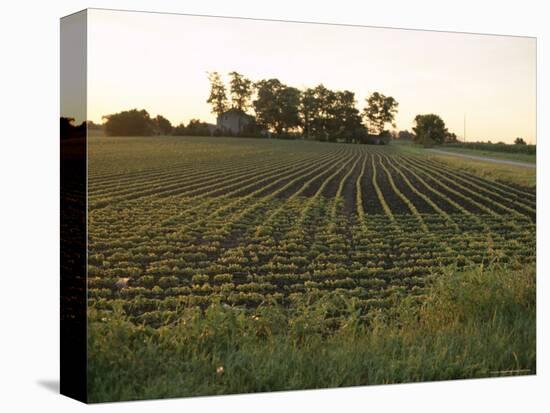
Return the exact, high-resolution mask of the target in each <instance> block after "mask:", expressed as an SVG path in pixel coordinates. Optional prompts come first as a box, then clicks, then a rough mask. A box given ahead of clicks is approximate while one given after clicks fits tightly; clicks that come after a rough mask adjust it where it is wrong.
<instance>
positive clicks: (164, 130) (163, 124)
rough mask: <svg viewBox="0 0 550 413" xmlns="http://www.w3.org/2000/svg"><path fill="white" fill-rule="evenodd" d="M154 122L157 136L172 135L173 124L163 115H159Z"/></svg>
mask: <svg viewBox="0 0 550 413" xmlns="http://www.w3.org/2000/svg"><path fill="white" fill-rule="evenodd" d="M153 122H154V129H155V132H156V134H157V135H170V133H171V132H172V124H171V123H170V121H169V120H168V119H166V118H165V117H164V116H162V115H157V117H156V118H155V119H153Z"/></svg>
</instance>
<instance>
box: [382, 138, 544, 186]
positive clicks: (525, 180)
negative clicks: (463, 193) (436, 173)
mask: <svg viewBox="0 0 550 413" xmlns="http://www.w3.org/2000/svg"><path fill="white" fill-rule="evenodd" d="M391 145H392V147H393V148H394V149H395V150H397V151H398V152H401V153H403V154H408V155H417V156H422V157H425V158H431V159H436V160H438V161H442V162H444V163H446V164H447V165H449V166H451V167H453V168H457V169H460V170H463V171H466V172H469V173H472V174H475V175H478V176H481V177H483V178H486V179H489V180H493V181H498V182H504V183H510V184H514V185H518V186H521V187H525V188H529V189H534V188H536V184H537V171H536V169H535V168H525V167H520V166H513V165H508V164H498V163H494V162H484V161H478V160H474V159H466V158H461V157H455V156H452V155H450V156H445V155H441V154H436V153H434V152H429V151H427V150H426V149H425V148H423V147H422V146H420V145H415V144H413V143H412V142H399V141H393V142H392V143H391ZM437 149H442V150H445V151H447V150H449V148H447V147H438V148H437ZM451 151H453V152H459V151H460V153H466V154H471V155H476V156H488V157H492V158H495V159H509V160H516V161H521V162H527V161H526V160H523V159H519V158H520V157H524V156H525V157H532V159H533V162H535V160H536V156H534V155H524V154H507V153H497V152H492V153H491V155H485V154H483V151H474V150H469V149H456V148H451V150H449V152H451ZM493 154H494V155H495V156H493ZM504 156H510V158H504Z"/></svg>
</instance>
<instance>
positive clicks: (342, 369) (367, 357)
mask: <svg viewBox="0 0 550 413" xmlns="http://www.w3.org/2000/svg"><path fill="white" fill-rule="evenodd" d="M535 295H536V294H535V268H534V266H532V265H531V266H527V267H525V268H523V269H521V270H512V269H511V268H506V267H500V266H493V267H491V268H485V269H483V268H476V269H472V270H468V271H462V272H458V271H453V270H449V271H447V272H446V273H445V274H444V275H442V276H440V277H438V278H437V279H436V280H435V281H434V282H433V284H432V285H431V287H430V288H429V289H428V290H427V291H426V293H425V295H423V296H421V297H418V296H416V297H412V296H411V297H407V298H404V299H401V300H399V301H398V302H396V303H395V305H394V306H392V307H391V308H390V309H385V310H379V311H376V312H371V313H369V314H364V313H363V312H362V311H361V309H360V308H358V307H356V306H355V303H354V301H353V300H350V299H345V298H342V297H340V295H339V294H338V293H337V292H335V293H331V294H328V295H326V296H324V297H323V298H321V299H317V300H313V302H310V303H307V302H303V303H300V304H297V305H296V306H294V307H291V308H281V307H277V306H275V305H268V304H266V305H262V306H260V307H259V308H257V309H256V310H243V309H238V308H232V307H227V306H223V305H213V306H211V307H210V308H208V309H207V310H206V311H200V310H198V309H191V308H190V309H185V310H184V311H182V315H181V318H180V319H179V322H178V323H177V324H175V325H169V326H164V327H161V328H157V329H153V328H150V327H147V326H143V325H135V324H132V323H131V322H130V321H129V320H128V318H127V317H126V316H125V314H124V313H123V311H122V310H117V311H115V312H114V313H112V314H109V315H107V316H106V315H105V314H103V313H100V312H99V311H97V310H95V309H93V308H92V309H90V314H89V334H88V351H89V354H88V360H89V366H88V377H89V382H88V386H89V397H90V401H91V402H102V401H115V400H133V399H145V398H160V397H181V396H198V395H210V394H229V393H243V392H261V391H277V390H291V389H311V388H321V387H337V386H354V385H367V384H382V383H404V382H416V381H428V380H447V379H460V378H475V377H493V376H499V375H506V374H534V373H535V369H536V349H535V339H536V331H535V328H536V322H535Z"/></svg>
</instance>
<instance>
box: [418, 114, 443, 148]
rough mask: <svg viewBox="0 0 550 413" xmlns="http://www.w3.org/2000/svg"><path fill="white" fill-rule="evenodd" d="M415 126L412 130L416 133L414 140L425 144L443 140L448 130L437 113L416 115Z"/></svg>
mask: <svg viewBox="0 0 550 413" xmlns="http://www.w3.org/2000/svg"><path fill="white" fill-rule="evenodd" d="M414 122H415V126H414V127H413V131H414V133H415V135H416V139H415V142H417V143H420V144H423V145H425V146H430V145H433V144H434V143H436V144H441V143H443V142H445V138H446V137H447V136H448V133H449V132H448V130H447V128H446V127H445V122H443V119H441V118H440V117H439V116H438V115H435V114H433V113H430V114H428V115H416V117H415V118H414Z"/></svg>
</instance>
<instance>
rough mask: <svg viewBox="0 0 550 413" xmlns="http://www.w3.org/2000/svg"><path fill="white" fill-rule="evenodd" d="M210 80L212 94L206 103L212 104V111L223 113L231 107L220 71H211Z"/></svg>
mask: <svg viewBox="0 0 550 413" xmlns="http://www.w3.org/2000/svg"><path fill="white" fill-rule="evenodd" d="M208 80H209V81H210V95H209V96H208V99H207V100H206V103H210V104H211V105H212V113H215V114H217V115H221V114H222V113H224V112H225V111H226V110H227V109H229V105H228V103H227V93H226V89H225V85H224V84H223V82H222V79H221V77H220V74H219V73H218V72H212V73H209V74H208Z"/></svg>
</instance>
